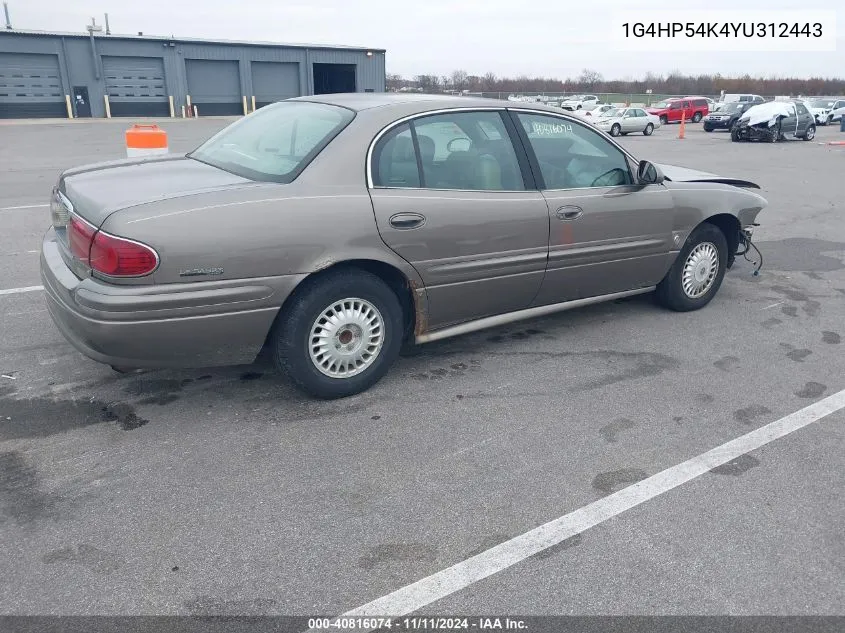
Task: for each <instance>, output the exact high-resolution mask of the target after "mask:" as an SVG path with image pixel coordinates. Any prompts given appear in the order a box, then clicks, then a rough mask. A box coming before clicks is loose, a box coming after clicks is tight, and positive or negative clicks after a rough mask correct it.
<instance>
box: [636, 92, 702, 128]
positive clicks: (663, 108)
mask: <svg viewBox="0 0 845 633" xmlns="http://www.w3.org/2000/svg"><path fill="white" fill-rule="evenodd" d="M646 111H647V112H648V113H649V114H654V115H656V116H658V117H660V123H661V124H663V125H665V124H666V123H679V122H680V121H681V118H682V117H683V118H684V119H685V120H687V121H692V122H693V123H698V122H699V121H701V119H703V118H704V117H706V116H707V115H708V114H709V112H710V105H709V104H708V103H707V99H705V98H704V97H684V98H683V99H666V101H660V102H659V103H655V104H654V105H653V106H651V107H650V108H646Z"/></svg>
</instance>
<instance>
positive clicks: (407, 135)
mask: <svg viewBox="0 0 845 633" xmlns="http://www.w3.org/2000/svg"><path fill="white" fill-rule="evenodd" d="M372 164H373V184H375V185H376V186H377V187H419V186H420V170H419V163H418V162H417V154H416V152H415V151H414V139H413V137H412V136H411V128H410V126H409V125H408V124H407V123H404V124H402V125H400V126H399V127H396V128H394V129H392V130H391V131H390V132H388V133H387V134H385V135H384V136H383V137H382V138H380V139H379V142H378V143H377V144H376V147H375V150H374V151H373V163H372Z"/></svg>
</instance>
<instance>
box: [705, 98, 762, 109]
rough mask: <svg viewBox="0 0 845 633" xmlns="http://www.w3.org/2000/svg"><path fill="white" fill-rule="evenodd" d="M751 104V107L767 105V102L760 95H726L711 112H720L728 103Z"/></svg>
mask: <svg viewBox="0 0 845 633" xmlns="http://www.w3.org/2000/svg"><path fill="white" fill-rule="evenodd" d="M737 102H738V103H750V104H751V105H758V104H760V103H765V102H766V100H765V99H764V98H763V97H761V96H760V95H752V94H726V95H722V96H721V97H720V98H719V100H718V101H717V102H716V103H715V104H714V105H713V107H711V108H710V111H711V112H715V111H718V110H720V109H721V108H722V107H723V106H724V105H725V104H726V103H737Z"/></svg>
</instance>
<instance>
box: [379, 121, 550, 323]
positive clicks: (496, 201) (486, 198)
mask: <svg viewBox="0 0 845 633" xmlns="http://www.w3.org/2000/svg"><path fill="white" fill-rule="evenodd" d="M504 116H505V112H504V111H503V110H498V109H486V110H484V109H482V110H477V111H465V110H455V111H446V112H442V113H438V114H422V115H420V116H418V117H416V118H414V119H412V120H411V121H407V122H403V123H401V124H398V125H394V126H393V127H390V128H388V129H386V130H385V131H384V132H382V133H381V135H380V137H378V140H377V141H376V142H375V143H374V145H373V149H372V152H371V159H370V179H371V183H370V184H371V187H370V195H371V198H372V202H373V209H374V211H375V216H376V222H377V225H378V230H379V233H380V234H381V237H382V240H383V241H384V242H385V243H386V244H387V245H388V246H389V247H390V248H391V249H393V250H394V251H395V252H396V253H398V254H399V255H400V256H401V257H403V258H404V259H405V260H407V261H408V262H409V263H410V264H411V265H413V266H414V268H416V270H417V271H418V272H419V274H420V277H421V278H422V280H423V283H424V284H425V288H426V294H427V299H428V326H429V328H432V329H436V328H438V327H443V326H447V325H451V324H455V323H460V322H463V321H468V320H472V319H476V318H481V317H485V316H491V315H494V314H499V313H504V312H511V311H514V310H520V309H523V308H526V307H528V306H529V305H530V303H531V302H532V300H533V299H534V297H535V296H536V295H537V292H538V291H539V288H540V284H541V282H542V280H543V275H544V272H545V268H546V259H547V255H548V243H549V215H548V208H547V206H546V202H545V199H544V198H543V195H542V194H541V193H540V192H538V191H537V190H536V188H535V187H534V186H533V182H532V181H531V172H530V169H529V168H528V165H527V163H526V160H525V156H524V152H523V153H522V154H517V150H516V149H515V147H514V145H513V143H512V141H511V136H510V134H509V133H508V131H507V126H509V125H512V123H511V122H510V120H509V119H508V120H506V119H505V118H504ZM519 151H520V152H522V149H521V148H520V150H519Z"/></svg>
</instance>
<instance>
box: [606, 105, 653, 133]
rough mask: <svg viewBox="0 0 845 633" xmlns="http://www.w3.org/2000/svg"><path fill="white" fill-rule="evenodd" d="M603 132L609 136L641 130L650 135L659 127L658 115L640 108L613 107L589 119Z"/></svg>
mask: <svg viewBox="0 0 845 633" xmlns="http://www.w3.org/2000/svg"><path fill="white" fill-rule="evenodd" d="M590 122H591V123H592V124H593V125H595V126H596V127H597V128H599V129H600V130H602V131H603V132H609V133H610V135H611V136H619V135H620V134H630V133H631V132H641V133H643V134H645V135H646V136H651V133H652V132H654V130H655V128H658V127H660V117H658V116H656V115H654V114H649V113H648V112H646V111H645V110H643V109H642V108H613V109H610V110H607V111H605V112H603V113H602V114H601V115H599V116H598V117H596V118H595V120H591V121H590Z"/></svg>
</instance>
